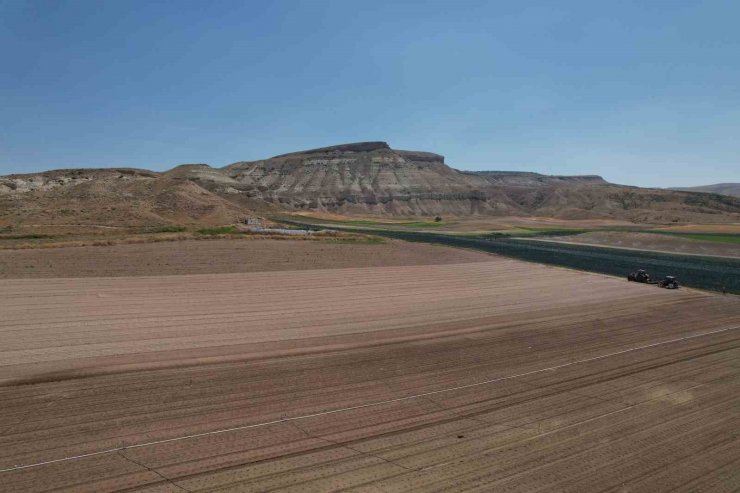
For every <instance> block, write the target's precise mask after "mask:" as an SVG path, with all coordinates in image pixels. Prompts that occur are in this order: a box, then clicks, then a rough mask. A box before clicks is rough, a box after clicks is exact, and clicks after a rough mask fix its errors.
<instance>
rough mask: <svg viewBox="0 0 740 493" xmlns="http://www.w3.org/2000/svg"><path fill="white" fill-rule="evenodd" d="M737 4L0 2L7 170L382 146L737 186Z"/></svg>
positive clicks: (218, 161) (641, 181)
mask: <svg viewBox="0 0 740 493" xmlns="http://www.w3.org/2000/svg"><path fill="white" fill-rule="evenodd" d="M739 23H740V2H738V1H737V0H726V1H721V0H714V1H712V0H707V1H699V0H696V1H683V0H667V1H660V0H649V1H646V0H641V1H619V0H612V1H601V0H579V1H566V0H561V1H557V2H556V1H552V0H542V1H526V0H522V1H511V0H506V1H494V0H489V1H462V0H461V1H452V0H450V1H444V2H443V1H415V2H412V1H398V0H397V1H379V0H363V1H353V0H333V1H328V0H311V1H308V0H307V1H279V0H255V1H217V0H214V1H205V0H200V1H185V0H173V1H149V0H147V1H143V0H142V1H134V0H110V1H102V0H94V1H63V0H50V1H30V0H28V1H21V0H0V174H8V173H19V172H31V171H38V170H42V169H52V168H61V167H97V166H106V167H107V166H132V167H143V168H148V169H155V170H164V169H168V168H170V167H172V166H174V165H177V164H180V163H199V162H203V163H208V164H211V165H212V166H223V165H226V164H228V163H231V162H234V161H240V160H253V159H259V158H265V157H269V156H272V155H276V154H280V153H285V152H290V151H294V150H300V149H305V148H311V147H319V146H325V145H332V144H339V143H345V142H354V141H363V140H385V141H387V142H388V143H389V144H390V145H391V146H392V147H395V148H399V149H416V150H427V151H433V152H437V153H440V154H444V155H445V156H446V158H447V162H448V163H449V164H450V165H452V166H454V167H456V168H460V169H470V170H483V169H497V170H526V171H537V172H541V173H548V174H600V175H602V176H604V177H605V178H606V179H608V180H610V181H612V182H616V183H625V184H633V185H642V186H684V185H702V184H708V183H714V182H728V181H735V182H738V181H740V28H739V27H738V25H739Z"/></svg>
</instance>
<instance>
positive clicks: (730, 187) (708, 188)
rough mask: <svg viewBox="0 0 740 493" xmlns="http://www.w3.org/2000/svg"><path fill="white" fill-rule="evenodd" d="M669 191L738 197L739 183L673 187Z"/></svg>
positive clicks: (739, 194)
mask: <svg viewBox="0 0 740 493" xmlns="http://www.w3.org/2000/svg"><path fill="white" fill-rule="evenodd" d="M670 190H679V191H683V192H705V193H718V194H720V195H730V196H732V197H740V183H716V184H714V185H703V186H700V187H675V188H671V189H670Z"/></svg>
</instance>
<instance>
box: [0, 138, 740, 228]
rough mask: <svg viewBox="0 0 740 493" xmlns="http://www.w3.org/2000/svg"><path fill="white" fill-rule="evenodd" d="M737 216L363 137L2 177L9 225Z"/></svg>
mask: <svg viewBox="0 0 740 493" xmlns="http://www.w3.org/2000/svg"><path fill="white" fill-rule="evenodd" d="M254 210H257V211H278V210H282V211H327V212H334V213H340V214H350V215H351V214H363V215H366V214H375V215H389V216H435V215H445V216H468V215H499V216H503V215H505V216H528V215H529V216H543V217H557V218H563V219H591V218H613V219H627V220H630V221H634V222H655V223H675V222H689V221H693V222H728V221H734V222H737V221H740V199H738V198H732V197H725V196H721V195H707V194H695V193H688V192H679V191H670V190H659V189H645V188H638V187H626V186H620V185H614V184H611V183H608V182H606V181H605V180H604V179H603V178H601V177H599V176H591V175H587V176H549V175H542V174H538V173H531V172H518V171H477V172H473V171H459V170H457V169H454V168H451V167H450V166H448V165H447V164H446V163H445V158H444V156H442V155H440V154H435V153H431V152H424V151H408V150H397V149H392V148H391V147H390V146H389V145H388V144H387V143H386V142H358V143H351V144H341V145H337V146H331V147H321V148H317V149H309V150H304V151H297V152H291V153H288V154H281V155H278V156H275V157H272V158H269V159H263V160H258V161H240V162H236V163H233V164H230V165H228V166H225V167H223V168H212V167H210V166H208V165H205V164H188V165H180V166H177V167H175V168H173V169H171V170H169V171H166V172H161V173H158V172H152V171H147V170H140V169H121V168H111V169H97V170H95V169H82V170H56V171H49V172H44V173H35V174H26V175H10V176H5V177H0V226H2V225H3V224H11V223H14V222H15V223H28V222H36V223H49V222H51V223H65V222H71V221H76V222H79V223H99V224H115V225H118V224H123V225H131V224H173V223H177V224H180V223H197V224H223V223H228V222H230V221H234V220H236V219H237V218H239V217H240V216H243V215H244V214H248V213H250V211H254Z"/></svg>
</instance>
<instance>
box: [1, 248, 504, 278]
mask: <svg viewBox="0 0 740 493" xmlns="http://www.w3.org/2000/svg"><path fill="white" fill-rule="evenodd" d="M490 258H491V257H490V256H489V255H488V254H486V253H482V252H475V251H469V250H461V249H457V248H447V247H440V246H435V245H425V244H422V243H405V242H401V241H395V240H385V241H384V242H383V243H380V244H373V243H370V244H365V243H362V242H360V243H357V244H352V243H341V242H332V240H331V239H329V240H300V239H286V240H263V239H218V240H215V239H214V240H183V241H168V242H161V243H143V244H142V243H140V244H128V245H113V246H82V247H61V248H35V249H25V250H0V279H3V278H5V279H13V278H36V277H112V276H115V277H119V276H156V275H178V274H223V273H234V272H262V271H280V270H306V269H324V268H326V269H329V268H334V269H336V268H343V267H381V266H391V265H428V264H450V263H460V262H477V261H485V260H489V259H490Z"/></svg>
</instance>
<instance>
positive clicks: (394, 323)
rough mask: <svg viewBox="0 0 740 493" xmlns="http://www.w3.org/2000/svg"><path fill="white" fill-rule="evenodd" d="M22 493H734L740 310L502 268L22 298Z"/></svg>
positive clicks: (3, 445) (225, 280) (0, 437)
mask: <svg viewBox="0 0 740 493" xmlns="http://www.w3.org/2000/svg"><path fill="white" fill-rule="evenodd" d="M0 300H2V305H0V340H1V341H2V345H1V346H2V347H1V348H0V382H1V383H0V402H2V406H0V470H1V471H0V490H2V491H48V490H51V489H55V490H65V489H66V490H67V491H114V490H127V491H149V492H164V491H173V492H174V491H273V490H285V491H330V490H342V489H353V490H356V491H388V492H390V491H462V490H470V491H474V490H475V491H601V490H612V491H732V490H736V489H737V488H740V467H739V465H740V437H738V436H737V430H738V429H740V414H738V409H739V406H740V392H738V391H739V390H740V366H738V360H739V358H740V303H739V302H738V299H737V297H733V296H721V295H712V294H706V293H702V292H698V291H693V290H689V289H682V290H678V291H668V290H661V289H658V288H655V287H654V286H646V285H634V284H633V283H627V282H626V281H621V280H617V279H614V278H609V277H606V276H602V275H596V274H586V273H580V272H575V271H569V270H565V269H560V268H552V267H545V266H540V265H536V264H528V263H523V262H519V261H515V260H509V259H502V258H495V257H493V258H492V259H491V260H490V261H488V262H475V263H460V264H449V265H417V266H401V267H398V266H396V267H369V268H350V269H326V270H313V271H286V272H261V273H242V274H225V275H192V276H170V277H166V276H163V277H139V278H133V277H122V278H102V279H89V278H88V279H16V280H1V281H0Z"/></svg>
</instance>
